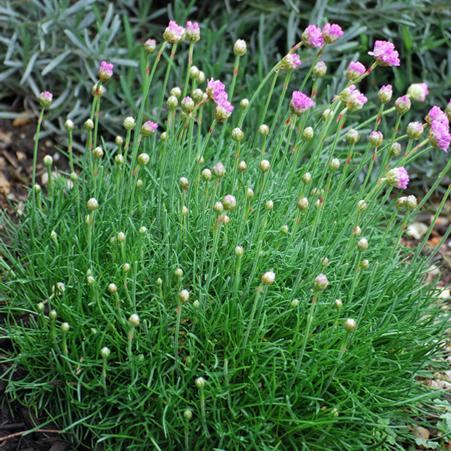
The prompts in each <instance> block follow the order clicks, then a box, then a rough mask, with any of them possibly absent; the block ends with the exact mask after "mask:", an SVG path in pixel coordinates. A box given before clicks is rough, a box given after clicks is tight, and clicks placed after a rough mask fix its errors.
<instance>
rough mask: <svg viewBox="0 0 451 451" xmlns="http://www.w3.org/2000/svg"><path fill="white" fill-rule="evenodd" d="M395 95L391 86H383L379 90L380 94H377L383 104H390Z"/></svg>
mask: <svg viewBox="0 0 451 451" xmlns="http://www.w3.org/2000/svg"><path fill="white" fill-rule="evenodd" d="M392 95H393V88H392V86H391V85H383V86H381V88H380V89H379V92H378V93H377V97H378V98H379V101H380V102H381V103H388V102H390V100H391V98H392Z"/></svg>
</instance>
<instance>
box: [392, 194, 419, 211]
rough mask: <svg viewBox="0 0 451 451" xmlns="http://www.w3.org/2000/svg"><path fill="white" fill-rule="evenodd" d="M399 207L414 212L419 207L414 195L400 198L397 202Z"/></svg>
mask: <svg viewBox="0 0 451 451" xmlns="http://www.w3.org/2000/svg"><path fill="white" fill-rule="evenodd" d="M397 205H398V207H404V208H408V209H410V210H414V209H415V208H417V206H418V201H417V198H416V197H415V196H414V195H410V196H403V197H400V198H399V199H398V201H397Z"/></svg>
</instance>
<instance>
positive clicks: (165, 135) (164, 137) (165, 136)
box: [160, 132, 168, 141]
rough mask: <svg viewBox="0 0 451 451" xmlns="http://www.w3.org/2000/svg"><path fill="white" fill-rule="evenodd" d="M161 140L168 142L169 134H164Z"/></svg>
mask: <svg viewBox="0 0 451 451" xmlns="http://www.w3.org/2000/svg"><path fill="white" fill-rule="evenodd" d="M160 139H161V140H162V141H166V140H167V139H168V133H167V132H163V133H162V134H161V135H160Z"/></svg>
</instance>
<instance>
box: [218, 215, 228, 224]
mask: <svg viewBox="0 0 451 451" xmlns="http://www.w3.org/2000/svg"><path fill="white" fill-rule="evenodd" d="M216 222H217V223H218V224H228V223H229V222H230V217H229V216H227V215H219V216H218V217H217V218H216Z"/></svg>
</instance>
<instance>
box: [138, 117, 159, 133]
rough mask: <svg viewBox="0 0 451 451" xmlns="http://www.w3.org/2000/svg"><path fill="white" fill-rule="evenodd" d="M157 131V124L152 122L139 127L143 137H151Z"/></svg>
mask: <svg viewBox="0 0 451 451" xmlns="http://www.w3.org/2000/svg"><path fill="white" fill-rule="evenodd" d="M157 129H158V124H157V123H156V122H153V121H146V122H144V124H143V125H142V127H141V133H142V134H143V135H144V136H151V135H153V134H154V133H155V132H156V131H157Z"/></svg>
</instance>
